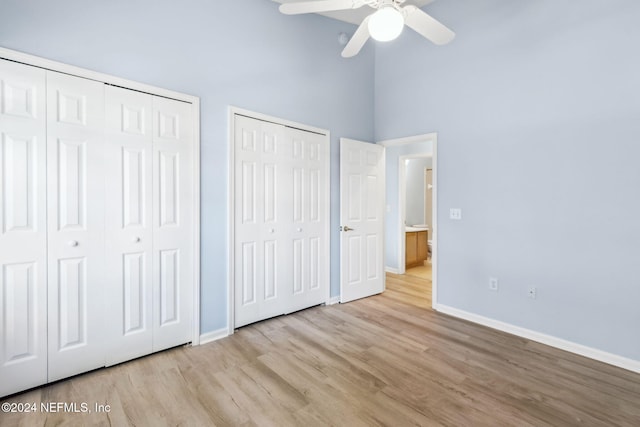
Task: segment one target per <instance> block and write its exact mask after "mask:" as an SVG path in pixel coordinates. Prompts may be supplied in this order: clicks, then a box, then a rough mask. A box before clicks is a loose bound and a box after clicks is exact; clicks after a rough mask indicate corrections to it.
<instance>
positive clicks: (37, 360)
mask: <svg viewBox="0 0 640 427" xmlns="http://www.w3.org/2000/svg"><path fill="white" fill-rule="evenodd" d="M0 144H1V146H0V182H1V185H0V269H1V271H0V378H2V380H1V381H0V396H4V395H8V394H11V393H15V392H18V391H21V390H24V389H27V388H30V387H35V386H37V385H40V384H42V383H44V382H46V380H47V323H46V322H47V317H46V310H47V278H46V272H47V232H46V229H47V226H46V217H47V216H46V181H45V179H46V176H45V171H46V164H45V162H46V116H45V71H44V70H42V69H38V68H35V67H29V66H27V65H22V64H17V63H14V62H10V61H5V60H0Z"/></svg>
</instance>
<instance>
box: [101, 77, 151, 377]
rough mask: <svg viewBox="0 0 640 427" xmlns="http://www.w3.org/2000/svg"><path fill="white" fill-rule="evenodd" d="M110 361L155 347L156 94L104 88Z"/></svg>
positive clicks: (108, 361) (129, 357) (142, 353)
mask: <svg viewBox="0 0 640 427" xmlns="http://www.w3.org/2000/svg"><path fill="white" fill-rule="evenodd" d="M105 97H106V100H105V105H106V133H105V135H106V136H105V138H106V143H105V156H104V159H105V163H106V167H105V169H106V171H108V179H107V180H106V184H105V185H106V189H105V199H106V200H107V204H106V206H105V209H106V218H105V229H106V237H105V238H106V247H107V252H106V255H105V256H106V258H105V263H106V271H105V274H106V276H105V277H106V279H107V286H106V293H107V295H106V298H107V301H108V302H109V304H108V306H109V307H110V309H109V313H110V321H109V323H108V324H107V334H108V337H109V343H110V350H109V351H108V352H107V355H106V358H107V359H106V364H107V365H113V364H116V363H120V362H123V361H125V360H130V359H133V358H136V357H140V356H142V355H145V354H149V353H151V352H152V348H153V323H152V315H153V309H152V307H153V301H152V296H153V294H152V291H153V289H152V285H151V283H152V261H151V258H152V247H153V242H152V240H153V233H152V222H153V221H152V213H153V212H152V204H151V203H152V167H151V158H152V157H151V156H152V144H153V142H152V117H151V116H152V110H153V106H152V96H151V95H147V94H143V93H140V92H134V91H131V90H127V89H122V88H118V87H113V86H107V87H106V88H105Z"/></svg>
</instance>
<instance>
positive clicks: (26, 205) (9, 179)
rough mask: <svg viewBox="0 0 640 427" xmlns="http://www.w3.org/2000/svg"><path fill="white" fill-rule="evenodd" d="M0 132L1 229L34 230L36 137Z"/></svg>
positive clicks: (36, 179)
mask: <svg viewBox="0 0 640 427" xmlns="http://www.w3.org/2000/svg"><path fill="white" fill-rule="evenodd" d="M1 136H2V154H1V155H2V157H1V158H2V181H3V183H4V184H3V191H2V193H1V194H2V209H3V212H2V214H3V215H2V216H3V218H4V224H3V231H4V232H5V233H7V232H12V231H21V232H22V231H35V221H36V209H37V208H38V202H39V201H38V195H37V191H38V188H37V182H38V173H37V169H36V166H37V159H36V153H35V147H36V141H35V137H31V138H29V137H19V136H14V135H10V134H6V133H2V135H1Z"/></svg>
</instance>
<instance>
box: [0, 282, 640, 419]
mask: <svg viewBox="0 0 640 427" xmlns="http://www.w3.org/2000/svg"><path fill="white" fill-rule="evenodd" d="M427 286H428V282H426V281H424V280H421V279H419V278H417V277H411V276H396V275H389V276H388V281H387V288H388V290H387V291H386V292H385V293H384V294H383V295H379V296H375V297H371V298H366V299H363V300H360V301H355V302H353V303H349V304H341V305H333V306H329V307H317V308H313V309H309V310H306V311H302V312H298V313H295V314H292V315H288V316H283V317H279V318H276V319H272V320H268V321H265V322H261V323H258V324H254V325H251V326H248V327H245V328H242V329H241V330H239V331H238V332H237V333H236V334H235V335H233V336H231V337H229V338H225V339H222V340H219V341H216V342H214V343H210V344H207V345H203V346H199V347H185V348H178V349H173V350H170V351H166V352H163V353H160V354H156V355H153V356H150V357H146V358H142V359H139V360H136V361H132V362H129V363H125V364H122V365H119V366H116V367H112V368H108V369H102V370H98V371H95V372H92V373H89V374H86V375H81V376H78V377H75V378H72V379H70V380H67V381H62V382H59V383H56V384H54V385H50V386H48V387H43V388H40V389H37V390H34V391H30V392H27V393H23V394H20V395H17V396H12V397H10V398H8V399H6V401H9V402H36V403H38V402H41V401H43V402H87V403H88V404H89V406H90V407H91V408H92V407H93V405H94V404H95V403H96V402H97V403H100V404H109V405H111V412H110V413H108V414H96V413H92V414H73V413H71V414H70V413H67V414H61V413H57V414H49V415H46V414H43V413H34V414H23V415H20V416H18V415H15V414H2V413H0V424H2V425H3V426H4V425H7V426H17V425H24V426H37V425H70V426H71V425H113V426H126V425H136V426H164V425H170V426H174V425H185V426H186V425H192V426H200V425H202V426H206V425H232V426H253V425H256V426H305V427H309V426H325V425H332V426H349V427H351V426H371V425H388V426H411V425H423V426H432V425H433V426H436V425H448V426H518V427H520V426H576V425H585V426H640V375H637V374H633V373H631V372H628V371H625V370H622V369H619V368H615V367H612V366H609V365H605V364H602V363H599V362H595V361H592V360H589V359H585V358H582V357H579V356H575V355H572V354H569V353H565V352H562V351H559V350H555V349H552V348H550V347H546V346H544V345H541V344H537V343H534V342H530V341H527V340H525V339H521V338H517V337H514V336H511V335H508V334H504V333H501V332H497V331H494V330H491V329H487V328H484V327H481V326H477V325H473V324H470V323H467V322H465V321H461V320H457V319H454V318H451V317H448V316H446V315H441V314H438V313H436V312H434V311H432V310H430V309H428V308H427V307H429V306H430V302H429V301H428V297H427V294H428V292H425V289H427V288H426V287H427Z"/></svg>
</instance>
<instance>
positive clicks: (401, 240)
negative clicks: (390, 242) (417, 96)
mask: <svg viewBox="0 0 640 427" xmlns="http://www.w3.org/2000/svg"><path fill="white" fill-rule="evenodd" d="M429 141H430V142H431V143H432V146H433V149H432V153H431V157H432V169H433V218H432V225H433V230H429V231H431V232H432V235H431V267H432V270H431V271H432V273H431V275H432V278H431V307H432V308H433V309H435V308H436V306H437V305H438V156H437V151H438V150H437V148H438V134H437V133H436V132H432V133H427V134H422V135H415V136H408V137H404V138H396V139H389V140H385V141H380V142H378V144H380V145H384V146H385V147H387V148H389V147H397V146H401V145H409V144H414V143H418V142H429ZM410 157H429V154H428V153H416V154H412V155H406V156H400V165H398V199H397V200H398V222H397V223H396V225H395V226H396V227H397V230H398V251H399V254H398V262H399V265H398V273H399V274H403V273H404V272H405V265H404V264H405V255H406V254H405V250H406V248H405V245H406V241H405V239H406V238H405V230H404V226H405V225H404V222H403V217H404V210H405V207H404V198H405V197H406V194H405V193H406V184H405V183H404V181H403V180H401V178H402V177H401V176H400V175H401V170H402V171H403V172H404V170H405V166H404V159H403V158H405V159H406V158H410ZM401 168H402V169H401ZM401 186H405V188H404V190H403V191H401V190H402V189H401Z"/></svg>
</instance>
